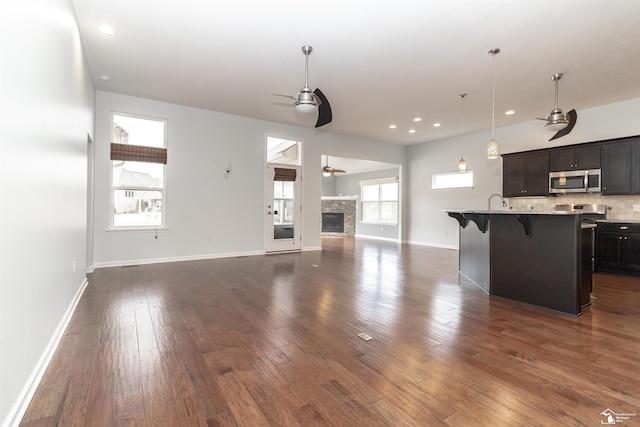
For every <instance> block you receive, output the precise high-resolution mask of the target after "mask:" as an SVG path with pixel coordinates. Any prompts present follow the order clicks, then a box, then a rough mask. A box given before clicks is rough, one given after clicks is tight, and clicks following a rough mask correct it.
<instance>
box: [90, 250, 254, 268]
mask: <svg viewBox="0 0 640 427" xmlns="http://www.w3.org/2000/svg"><path fill="white" fill-rule="evenodd" d="M264 254H265V252H264V251H250V252H229V253H223V254H205V255H188V256H180V257H168V258H147V259H134V260H119V261H108V262H96V263H95V265H94V268H105V267H125V266H131V265H143V264H160V263H164V262H180V261H199V260H205V259H217V258H233V257H245V256H255V255H264Z"/></svg>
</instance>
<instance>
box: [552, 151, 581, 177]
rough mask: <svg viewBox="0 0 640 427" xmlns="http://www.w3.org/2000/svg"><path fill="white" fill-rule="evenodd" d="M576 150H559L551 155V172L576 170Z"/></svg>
mask: <svg viewBox="0 0 640 427" xmlns="http://www.w3.org/2000/svg"><path fill="white" fill-rule="evenodd" d="M575 165H576V150H575V149H574V148H559V149H555V150H551V152H550V153H549V166H550V167H549V170H551V171H552V172H563V171H568V170H572V169H575Z"/></svg>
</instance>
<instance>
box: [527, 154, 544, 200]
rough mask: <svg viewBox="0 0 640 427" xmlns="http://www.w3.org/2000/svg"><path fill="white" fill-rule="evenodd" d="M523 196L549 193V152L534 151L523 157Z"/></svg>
mask: <svg viewBox="0 0 640 427" xmlns="http://www.w3.org/2000/svg"><path fill="white" fill-rule="evenodd" d="M523 162H524V164H523V166H524V168H523V173H524V176H523V179H522V181H523V183H524V185H523V186H524V194H523V195H524V196H546V195H548V194H549V152H548V151H542V152H535V153H530V154H527V155H526V156H524V159H523Z"/></svg>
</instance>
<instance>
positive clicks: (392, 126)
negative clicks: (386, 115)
mask: <svg viewBox="0 0 640 427" xmlns="http://www.w3.org/2000/svg"><path fill="white" fill-rule="evenodd" d="M397 127H398V126H396V125H389V129H395V128H397Z"/></svg>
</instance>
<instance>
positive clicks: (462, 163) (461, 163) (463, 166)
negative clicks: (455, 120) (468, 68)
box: [458, 93, 467, 172]
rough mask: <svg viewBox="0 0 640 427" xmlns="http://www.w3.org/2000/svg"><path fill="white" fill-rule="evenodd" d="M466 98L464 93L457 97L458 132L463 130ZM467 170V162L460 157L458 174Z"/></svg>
mask: <svg viewBox="0 0 640 427" xmlns="http://www.w3.org/2000/svg"><path fill="white" fill-rule="evenodd" d="M465 96H467V94H466V93H461V94H460V95H458V98H460V131H462V130H463V129H464V97H465ZM466 170H467V162H466V160H465V159H464V158H463V157H460V160H458V172H465V171H466Z"/></svg>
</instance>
